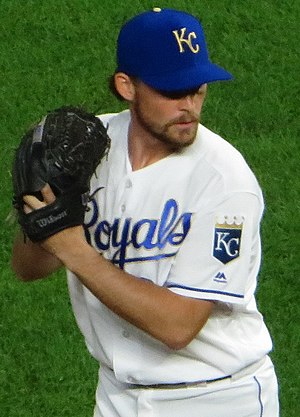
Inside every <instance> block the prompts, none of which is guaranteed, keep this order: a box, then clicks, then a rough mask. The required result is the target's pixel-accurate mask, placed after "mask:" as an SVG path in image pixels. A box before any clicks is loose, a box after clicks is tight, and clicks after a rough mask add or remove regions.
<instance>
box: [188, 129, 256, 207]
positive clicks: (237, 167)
mask: <svg viewBox="0 0 300 417" xmlns="http://www.w3.org/2000/svg"><path fill="white" fill-rule="evenodd" d="M185 154H186V156H187V157H188V159H189V164H190V166H193V168H192V173H191V174H192V179H193V181H192V183H193V184H194V183H195V182H196V183H197V184H201V185H202V186H203V187H200V188H201V189H202V192H204V193H206V192H207V193H210V194H212V193H213V194H214V195H215V196H216V197H217V196H218V197H219V198H221V199H224V198H227V197H228V196H229V195H231V194H234V193H245V192H246V193H251V194H255V195H256V196H258V197H259V198H262V193H261V188H260V186H259V184H258V181H257V179H256V176H255V174H254V173H253V171H252V169H251V168H250V166H249V165H248V163H247V161H246V160H245V158H244V156H243V155H242V154H241V153H240V152H239V151H238V150H237V149H236V148H235V147H234V146H233V145H231V144H230V143H229V142H228V141H227V140H225V139H223V138H222V137H221V136H219V135H218V134H216V133H214V132H212V131H211V130H209V129H208V128H206V127H205V126H203V125H199V130H198V134H197V138H196V141H195V142H194V144H193V145H192V146H191V147H190V148H187V149H186V151H185ZM198 188H199V185H198ZM204 190H205V191H204Z"/></svg>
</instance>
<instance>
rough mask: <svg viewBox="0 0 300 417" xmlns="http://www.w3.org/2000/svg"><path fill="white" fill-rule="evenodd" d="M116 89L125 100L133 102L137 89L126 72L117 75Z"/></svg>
mask: <svg viewBox="0 0 300 417" xmlns="http://www.w3.org/2000/svg"><path fill="white" fill-rule="evenodd" d="M115 87H116V90H117V92H118V93H119V94H120V95H121V96H122V97H123V98H124V100H127V101H132V100H133V99H134V95H135V87H134V84H133V82H132V80H131V78H130V77H129V76H128V75H127V74H125V73H124V72H117V73H116V74H115Z"/></svg>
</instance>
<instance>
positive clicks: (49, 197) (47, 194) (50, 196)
mask: <svg viewBox="0 0 300 417" xmlns="http://www.w3.org/2000/svg"><path fill="white" fill-rule="evenodd" d="M41 192H42V196H43V199H44V202H45V203H46V204H51V203H53V202H54V201H55V195H54V193H53V191H52V189H51V187H50V185H49V184H46V185H45V186H44V187H43V188H42V190H41Z"/></svg>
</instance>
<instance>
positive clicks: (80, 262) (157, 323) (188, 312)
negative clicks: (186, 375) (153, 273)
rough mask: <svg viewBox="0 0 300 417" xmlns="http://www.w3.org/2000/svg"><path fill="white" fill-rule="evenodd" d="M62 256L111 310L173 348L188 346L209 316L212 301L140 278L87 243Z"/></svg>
mask: <svg viewBox="0 0 300 417" xmlns="http://www.w3.org/2000/svg"><path fill="white" fill-rule="evenodd" d="M58 256H60V258H61V260H62V262H63V263H64V264H65V265H66V267H67V268H68V269H70V270H71V271H72V272H74V273H75V274H76V275H77V276H78V277H79V279H80V280H81V282H82V283H83V284H84V285H85V286H86V287H87V288H89V290H90V291H91V292H92V293H93V294H94V295H95V296H96V297H97V298H98V299H99V300H100V301H101V302H102V303H104V304H105V305H106V306H107V307H108V308H109V309H111V310H112V311H114V312H115V313H116V314H117V315H119V316H121V317H122V318H124V319H125V320H127V321H129V322H130V323H132V324H133V325H135V326H137V327H139V328H140V329H142V330H144V331H145V332H147V333H148V334H150V335H151V336H153V337H155V338H156V339H158V340H160V341H162V342H163V343H165V344H166V345H168V346H169V347H171V348H173V349H180V348H182V347H184V346H186V345H187V344H188V343H189V342H190V341H191V340H192V339H193V338H194V337H195V336H196V334H197V333H198V332H199V331H200V329H201V328H202V327H203V325H204V324H205V323H206V321H207V319H208V317H209V314H210V311H211V308H212V303H211V302H209V301H202V300H196V299H191V298H188V297H182V296H179V295H176V294H174V293H172V292H171V291H169V290H168V289H167V288H162V287H159V286H157V285H154V284H153V283H151V282H149V281H145V280H142V279H139V278H136V277H134V276H132V275H130V274H128V273H126V272H124V271H123V270H120V269H119V268H117V267H116V266H114V265H113V264H111V263H110V262H109V261H107V260H106V259H104V258H103V257H102V256H101V255H99V254H98V253H97V252H96V251H95V250H94V249H93V248H92V247H90V246H89V245H87V244H83V245H80V246H77V247H76V246H73V248H72V251H70V250H66V251H63V252H60V254H58Z"/></svg>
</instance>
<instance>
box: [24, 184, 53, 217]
mask: <svg viewBox="0 0 300 417" xmlns="http://www.w3.org/2000/svg"><path fill="white" fill-rule="evenodd" d="M41 193H42V197H43V201H41V200H39V199H38V198H36V197H35V196H33V195H25V196H24V197H23V201H24V203H25V204H24V208H23V209H24V212H25V213H26V214H28V213H31V212H32V211H33V210H38V209H40V208H42V207H45V206H46V205H48V204H51V203H54V201H55V195H54V193H53V191H52V189H51V187H50V185H49V184H46V185H45V187H44V188H42V190H41Z"/></svg>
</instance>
